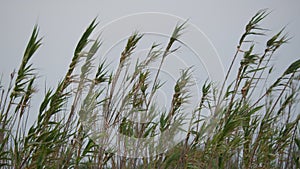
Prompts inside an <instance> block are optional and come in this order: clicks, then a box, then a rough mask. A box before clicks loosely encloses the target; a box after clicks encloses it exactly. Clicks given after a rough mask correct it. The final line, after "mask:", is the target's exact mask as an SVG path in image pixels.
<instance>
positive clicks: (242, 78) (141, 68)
mask: <svg viewBox="0 0 300 169" xmlns="http://www.w3.org/2000/svg"><path fill="white" fill-rule="evenodd" d="M268 14H269V13H267V11H266V10H262V11H259V12H258V13H257V14H255V15H254V16H253V17H252V18H251V19H250V21H249V22H248V24H247V25H246V27H245V31H244V33H243V34H242V36H241V38H240V40H239V41H238V45H237V49H236V53H235V54H234V56H233V58H232V62H231V64H230V66H229V69H228V71H227V73H226V77H225V79H224V81H223V83H222V85H221V86H219V87H218V86H216V85H214V82H210V81H206V83H205V84H203V87H202V92H201V97H200V98H199V104H198V106H197V107H196V108H195V109H194V111H192V112H190V113H191V114H192V118H191V119H190V122H189V126H188V130H187V131H186V136H185V139H183V141H181V142H180V143H179V144H177V145H175V146H174V147H173V148H171V149H168V151H166V152H161V153H159V154H157V152H155V151H153V150H150V149H149V150H145V151H146V156H144V157H141V158H132V156H133V155H137V154H135V152H134V151H130V147H129V149H128V151H125V154H123V156H118V155H116V153H117V151H118V150H119V149H118V147H116V148H115V149H114V148H111V147H109V146H108V144H109V141H110V140H109V138H111V137H115V136H112V132H111V130H110V127H111V126H112V125H115V126H116V125H117V126H118V132H119V133H121V134H123V135H126V136H130V137H134V138H150V137H154V136H158V135H159V133H162V132H166V131H170V134H176V132H177V131H176V130H174V126H175V128H177V127H178V128H179V127H180V126H181V125H182V123H183V122H182V119H183V118H184V116H183V114H184V111H185V109H184V108H183V106H184V105H185V106H186V105H188V104H189V102H188V99H189V96H190V92H192V91H189V89H190V86H191V85H193V84H192V83H191V69H186V70H182V72H181V76H180V77H179V78H178V80H177V82H176V83H175V84H174V86H173V87H172V88H173V97H172V98H171V100H170V103H171V105H170V107H169V108H168V110H167V111H164V112H160V110H159V108H158V107H157V106H156V104H155V100H154V96H155V94H156V93H157V91H158V89H159V88H160V87H161V86H162V85H164V84H163V83H162V82H161V81H160V79H159V77H160V76H159V75H160V72H161V70H162V66H163V65H164V64H165V61H166V59H165V58H166V57H168V56H169V55H170V54H172V53H174V52H176V51H177V49H178V48H175V47H173V46H174V44H175V43H178V42H179V41H178V40H179V38H180V36H181V33H182V30H183V29H184V27H185V23H183V24H180V25H177V26H176V27H175V29H174V31H173V33H172V35H171V37H170V39H169V42H168V43H167V44H166V47H163V45H159V44H156V43H154V44H153V45H152V46H151V47H150V49H149V52H148V54H147V56H146V57H145V59H144V60H141V61H139V60H138V61H137V62H136V63H134V65H135V67H134V71H133V72H132V73H130V71H128V70H129V67H130V66H132V65H133V64H130V62H131V60H130V57H131V56H132V54H133V53H134V51H135V49H136V47H137V45H138V43H139V41H140V40H141V39H142V38H143V35H142V34H139V33H137V32H134V33H133V34H132V35H131V36H130V37H129V38H128V40H127V43H126V44H125V48H124V50H123V51H122V52H121V55H120V59H119V64H118V67H117V69H116V70H115V71H112V72H110V71H109V70H108V69H107V66H108V64H107V63H106V62H105V61H103V62H101V63H100V64H99V65H98V66H95V65H94V60H95V54H96V53H97V51H98V49H99V48H100V47H101V41H100V40H99V38H98V39H96V40H92V39H91V34H92V32H93V31H94V30H95V28H96V27H97V22H96V20H93V21H92V22H91V24H90V25H89V26H88V28H87V29H86V31H85V32H84V34H83V35H82V37H81V38H80V40H79V42H78V44H77V46H76V48H75V51H74V54H73V57H72V59H71V63H70V65H69V68H68V71H67V72H66V74H65V75H64V76H63V79H62V80H61V81H60V82H59V83H58V85H57V87H55V88H53V89H52V88H50V89H47V91H46V93H45V96H44V98H43V100H42V102H41V104H40V107H39V109H38V110H32V109H30V105H31V99H32V97H33V95H34V94H35V93H36V92H37V89H36V87H35V86H36V80H37V77H38V74H37V73H38V72H37V71H36V69H35V68H34V67H33V65H32V63H31V62H30V59H31V58H32V56H33V55H34V54H35V52H36V51H37V50H38V48H39V47H40V46H41V44H42V43H41V42H42V39H41V38H39V34H38V33H39V31H38V27H37V26H35V27H34V29H33V32H32V35H31V37H30V39H29V42H28V44H27V47H26V49H25V52H24V55H23V58H22V62H21V65H20V67H19V69H18V70H17V71H14V72H13V73H11V75H10V83H9V84H8V86H7V87H4V86H2V85H0V91H1V93H0V94H1V95H0V111H1V114H0V127H1V128H0V142H1V145H0V167H1V168H247V169H248V168H249V169H250V168H300V160H299V157H300V155H299V151H300V137H299V132H300V130H299V118H300V114H299V110H298V109H297V103H298V101H299V88H300V83H299V80H300V74H299V70H300V60H297V61H295V62H293V63H292V64H291V65H290V66H289V67H288V68H286V70H285V71H284V72H283V73H282V74H281V75H280V76H279V77H278V78H276V79H275V80H272V79H269V77H272V76H270V75H271V74H272V70H273V65H272V63H271V60H272V57H273V56H274V54H275V53H276V51H277V50H278V49H279V48H280V47H281V46H282V45H284V44H286V43H287V42H288V41H289V40H290V38H289V37H288V36H287V34H286V33H284V32H285V30H284V29H282V30H280V31H279V32H278V33H276V34H275V35H273V36H270V37H269V38H268V36H267V35H265V33H268V31H267V29H264V28H262V27H261V26H260V25H261V22H262V21H263V20H264V19H265V17H266V16H267V15H268ZM257 36H262V37H265V38H267V39H266V41H265V45H264V46H262V47H263V48H264V49H263V50H262V51H258V50H257V49H260V48H261V46H259V47H260V48H258V47H257V45H258V43H256V41H255V37H257ZM154 62H158V63H159V64H158V69H157V71H156V73H154V74H152V73H153V72H150V70H149V68H148V66H149V65H150V64H151V63H154ZM234 65H237V66H238V69H237V70H234ZM94 68H95V70H96V72H94ZM229 75H235V78H233V79H230V78H229ZM151 77H154V78H152V79H151ZM1 80H2V79H1ZM270 82H271V84H270V85H268V84H269V83H270ZM298 108H299V107H298ZM136 111H138V112H140V114H142V115H139V116H134V112H136ZM207 111H208V112H210V114H211V116H210V118H209V120H205V119H204V118H203V115H204V112H207ZM31 113H37V114H38V116H37V119H36V121H35V123H34V124H29V123H28V116H29V114H31ZM100 116H101V123H100V124H96V122H97V121H99V117H100ZM129 117H131V118H132V117H135V118H140V119H143V118H147V120H148V122H147V123H135V122H133V121H130V120H128V119H127V118H129ZM157 119H158V120H157ZM204 120H205V121H204ZM203 121H204V122H203ZM172 126H173V128H172ZM95 127H96V129H97V131H99V133H93V134H92V135H91V133H92V132H93V131H91V130H90V129H91V128H95ZM94 131H95V130H94ZM104 135H105V136H106V137H104ZM117 139H122V138H117ZM119 141H120V143H125V142H124V140H119ZM163 141H170V140H163ZM127 143H128V144H130V143H129V142H127ZM145 144H146V143H145ZM147 144H151V143H147ZM153 144H154V143H153ZM121 146H122V145H121ZM131 146H135V148H136V149H139V148H142V147H143V146H145V145H143V144H142V143H139V144H136V143H132V145H131ZM131 148H132V147H131ZM126 153H127V154H126ZM131 153H133V154H131ZM136 153H137V152H136ZM155 153H156V154H155ZM151 154H155V155H154V156H151Z"/></svg>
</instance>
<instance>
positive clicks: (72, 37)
mask: <svg viewBox="0 0 300 169" xmlns="http://www.w3.org/2000/svg"><path fill="white" fill-rule="evenodd" d="M263 8H269V9H270V11H272V13H271V15H270V16H268V18H267V19H266V20H265V21H264V22H263V24H262V26H264V27H266V28H269V29H271V30H272V31H271V32H267V33H268V34H269V35H273V34H274V33H276V32H277V31H279V30H280V29H281V28H282V27H283V26H287V29H286V30H287V31H288V32H289V34H290V35H291V36H293V39H292V40H291V41H290V43H289V44H288V45H286V46H284V47H283V48H282V49H281V50H280V51H279V52H278V53H277V55H276V57H275V58H276V59H275V60H274V61H275V65H276V63H277V68H276V70H277V71H278V72H281V71H282V69H283V68H286V67H287V66H288V64H289V63H290V62H292V61H294V60H296V59H298V58H299V52H298V48H299V44H300V33H299V31H298V30H300V19H299V16H300V15H299V14H300V9H299V8H300V2H299V1H297V0H288V1H280V0H272V1H260V0H254V1H240V0H228V1H219V2H216V1H214V2H211V1H179V2H174V1H170V0H168V1H162V2H161V1H158V0H152V1H147V2H146V1H137V0H132V1H102V0H86V1H79V0H76V1H74V0H72V1H71V0H68V1H46V2H45V1H43V2H42V1H37V0H29V1H2V2H1V6H0V23H1V27H0V37H1V38H0V46H1V47H0V49H1V56H0V57H1V62H0V72H1V73H3V75H4V76H3V79H4V82H5V81H6V79H8V78H9V73H10V72H12V70H13V68H17V67H18V65H19V64H20V59H21V57H22V54H23V52H24V49H25V46H26V43H27V41H28V39H29V36H30V33H31V31H32V29H33V26H34V24H38V25H39V27H40V35H41V36H43V37H44V39H43V46H42V47H41V48H40V49H39V51H38V53H37V54H36V55H35V56H34V58H33V60H32V62H33V63H34V66H35V67H37V68H38V69H39V73H40V75H41V76H42V79H43V80H45V79H46V80H47V82H48V84H49V85H50V86H52V87H54V86H55V85H56V84H57V82H58V81H59V80H60V79H61V78H62V76H63V74H64V73H65V72H66V70H67V66H68V64H69V61H70V60H71V57H72V54H73V51H74V48H75V46H76V44H77V42H78V40H79V38H80V36H81V35H82V33H83V31H84V30H85V28H86V27H87V26H88V24H89V23H90V22H91V20H92V19H94V18H95V17H96V16H98V20H99V21H100V27H101V26H103V25H105V24H107V23H109V22H110V21H112V20H114V19H117V18H120V17H122V16H125V15H130V14H134V13H141V12H162V13H168V14H172V15H176V16H179V17H181V18H184V19H189V22H190V23H192V24H194V25H195V26H197V27H198V28H199V29H201V30H202V32H203V33H204V34H205V35H206V36H207V37H208V38H209V39H210V40H211V42H212V44H213V45H214V47H215V48H216V50H217V52H218V53H219V56H220V59H221V62H222V64H223V65H224V67H225V70H226V68H227V67H228V65H229V61H230V59H231V57H232V55H233V54H234V50H235V48H236V45H237V43H238V40H239V37H240V35H241V34H242V33H243V31H244V26H245V24H246V23H247V22H248V21H249V19H250V18H251V17H252V16H253V15H254V14H255V13H256V12H257V11H258V10H259V9H263ZM147 22H149V21H147V20H145V23H147ZM169 30H170V33H171V31H172V30H173V27H170V29H169ZM132 31H134V30H132ZM103 41H104V42H105V41H109V39H105V38H104V39H103ZM262 45H263V44H262ZM50 86H49V87H50Z"/></svg>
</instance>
